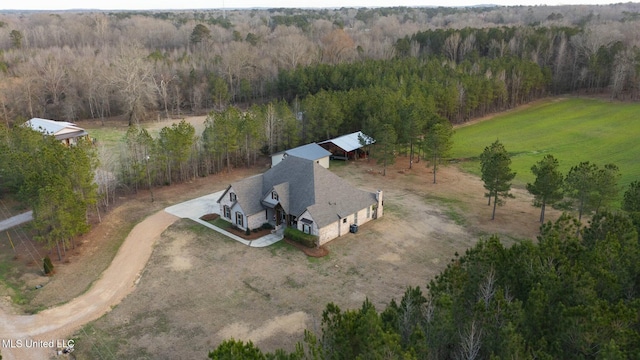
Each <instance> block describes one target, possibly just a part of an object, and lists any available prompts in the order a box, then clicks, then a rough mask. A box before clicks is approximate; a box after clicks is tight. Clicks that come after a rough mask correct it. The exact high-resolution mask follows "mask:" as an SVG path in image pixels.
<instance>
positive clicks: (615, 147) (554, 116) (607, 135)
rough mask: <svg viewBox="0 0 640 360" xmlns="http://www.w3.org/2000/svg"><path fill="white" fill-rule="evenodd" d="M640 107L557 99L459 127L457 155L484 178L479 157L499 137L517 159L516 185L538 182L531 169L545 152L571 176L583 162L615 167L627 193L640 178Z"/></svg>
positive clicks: (638, 105) (515, 159) (455, 146)
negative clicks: (571, 172)
mask: <svg viewBox="0 0 640 360" xmlns="http://www.w3.org/2000/svg"><path fill="white" fill-rule="evenodd" d="M639 116H640V104H638V103H619V102H610V101H604V100H599V99H584V98H553V99H547V100H542V101H539V102H536V103H533V104H530V105H528V106H525V107H522V108H519V109H516V110H513V111H509V112H506V113H504V114H500V115H497V116H495V117H493V118H492V119H491V121H479V122H475V123H473V124H471V125H468V126H463V127H460V128H458V129H456V134H455V135H454V140H453V142H454V145H453V157H454V158H458V159H469V160H470V161H465V162H463V164H462V166H463V168H464V169H465V170H467V171H470V172H472V173H475V174H479V172H480V169H479V163H478V161H477V157H478V156H479V155H480V153H482V150H483V149H484V148H485V147H486V146H488V145H489V144H491V143H492V142H493V141H495V140H496V139H499V140H500V141H501V142H502V143H503V144H504V146H505V148H506V149H507V151H509V152H510V153H511V155H512V161H513V162H512V169H513V170H515V171H516V172H517V175H516V178H515V180H514V182H515V183H516V184H520V185H523V184H526V183H527V182H533V180H534V176H533V174H531V166H532V165H533V164H534V163H536V162H537V161H539V160H540V159H542V158H543V157H544V156H545V155H546V154H552V155H553V156H555V157H556V158H557V159H558V160H559V161H560V168H561V170H562V171H563V172H565V173H566V172H567V171H568V170H569V169H570V168H571V167H572V166H574V165H577V164H578V163H580V162H582V161H590V162H592V163H596V164H598V165H600V166H602V165H604V164H608V163H614V164H616V165H618V167H619V168H620V173H621V175H622V177H621V179H620V184H621V185H622V186H623V189H624V188H626V187H627V186H628V184H629V183H631V182H632V181H634V180H638V179H640V161H638V154H640V141H638V139H640V121H638V119H639Z"/></svg>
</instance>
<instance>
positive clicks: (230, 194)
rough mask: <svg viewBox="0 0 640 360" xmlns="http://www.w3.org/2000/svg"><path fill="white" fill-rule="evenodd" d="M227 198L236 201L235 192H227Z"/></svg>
mask: <svg viewBox="0 0 640 360" xmlns="http://www.w3.org/2000/svg"><path fill="white" fill-rule="evenodd" d="M229 200H230V201H236V200H237V197H236V193H229Z"/></svg>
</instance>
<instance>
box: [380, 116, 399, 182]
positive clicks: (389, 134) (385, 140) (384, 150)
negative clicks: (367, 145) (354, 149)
mask: <svg viewBox="0 0 640 360" xmlns="http://www.w3.org/2000/svg"><path fill="white" fill-rule="evenodd" d="M396 141H397V136H396V131H395V129H394V128H393V126H392V125H391V124H383V125H382V126H381V127H380V131H378V136H377V138H376V151H375V155H374V157H375V158H376V159H377V161H378V164H382V166H383V169H382V175H383V176H386V175H387V165H391V164H393V163H394V162H395V159H396V153H395V148H396Z"/></svg>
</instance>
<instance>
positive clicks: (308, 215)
mask: <svg viewBox="0 0 640 360" xmlns="http://www.w3.org/2000/svg"><path fill="white" fill-rule="evenodd" d="M217 202H218V203H219V204H220V216H221V218H223V219H225V220H227V221H229V222H231V223H233V224H235V225H236V226H237V227H239V228H241V229H247V228H248V229H255V228H258V227H260V226H262V224H264V223H265V222H268V223H270V224H272V225H273V226H275V227H276V229H280V228H282V227H285V226H288V227H294V228H296V229H298V230H300V231H303V232H305V233H307V234H312V235H316V236H318V245H322V244H325V243H326V242H328V241H330V240H332V239H334V238H336V237H338V236H341V235H344V234H346V233H348V232H349V231H350V230H352V229H353V227H354V225H355V226H357V225H362V224H364V223H366V222H368V221H370V220H372V219H376V218H378V217H381V216H382V213H383V202H382V191H380V190H378V191H377V192H369V191H364V190H360V189H358V188H356V187H354V186H352V185H351V184H349V183H347V182H346V181H345V180H343V179H341V178H340V177H339V176H337V175H335V174H334V173H332V172H331V171H329V170H327V169H325V168H324V167H322V166H320V164H318V163H316V162H315V161H312V160H307V159H302V158H299V157H296V156H287V157H285V158H284V159H283V160H282V161H281V162H280V163H278V164H277V165H276V166H274V167H272V168H271V169H269V170H268V171H267V172H265V173H263V174H260V175H256V176H252V177H249V178H246V179H243V180H240V181H236V182H234V183H232V184H231V185H229V187H228V188H227V190H226V191H225V192H224V193H223V194H222V195H221V196H220V198H219V199H218V201H217Z"/></svg>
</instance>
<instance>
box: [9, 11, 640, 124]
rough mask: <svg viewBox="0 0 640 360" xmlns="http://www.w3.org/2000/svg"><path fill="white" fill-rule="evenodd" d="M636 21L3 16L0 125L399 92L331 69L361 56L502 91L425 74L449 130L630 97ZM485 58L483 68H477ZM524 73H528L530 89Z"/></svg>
mask: <svg viewBox="0 0 640 360" xmlns="http://www.w3.org/2000/svg"><path fill="white" fill-rule="evenodd" d="M637 13H638V12H637V4H616V5H610V6H607V7H604V6H599V7H535V8H528V9H526V8H524V7H500V8H476V9H453V8H438V9H412V8H395V9H393V10H385V9H358V10H356V9H346V8H345V9H333V10H326V9H325V10H319V11H311V10H301V9H293V10H290V11H285V10H282V9H272V10H268V11H267V10H264V11H258V10H253V11H228V13H227V14H226V15H227V16H221V14H220V12H219V11H218V12H216V11H195V12H192V13H191V12H175V13H174V12H136V13H132V12H121V13H120V12H118V13H56V14H37V13H33V14H23V15H21V16H17V15H16V16H12V15H8V14H5V15H3V16H1V17H0V80H1V81H0V118H1V119H2V120H4V122H9V121H12V120H14V119H16V118H18V117H27V118H29V117H44V118H52V119H59V120H69V121H74V120H77V119H84V118H99V119H105V118H109V117H113V116H123V117H126V118H128V119H129V120H130V121H131V122H132V123H136V122H138V121H141V120H145V119H149V118H157V117H171V116H180V115H182V114H184V113H202V112H203V111H205V110H206V109H212V108H217V109H223V108H224V107H226V106H227V105H229V104H238V103H243V104H254V103H265V102H269V101H271V100H275V99H282V98H285V99H287V100H289V101H291V100H293V99H294V98H295V97H296V96H297V97H299V98H303V97H306V96H307V95H309V94H310V95H314V94H316V93H317V92H318V91H319V90H320V89H325V90H336V91H337V90H341V91H348V90H350V89H359V88H361V87H363V86H365V87H369V86H372V85H370V84H367V85H363V84H362V83H363V82H364V83H370V82H371V81H381V80H383V79H384V80H386V81H391V82H393V81H396V82H397V81H401V80H402V81H404V83H405V84H406V83H409V82H410V81H414V80H415V79H416V78H415V77H413V76H403V79H399V78H398V76H395V79H394V76H386V74H385V73H383V72H381V71H377V72H372V71H371V70H370V69H369V70H366V71H365V73H364V74H363V73H362V72H356V71H354V70H345V69H331V67H332V66H334V65H346V64H353V65H354V66H357V65H356V64H359V63H362V62H365V63H366V62H369V61H381V63H379V64H378V65H377V67H379V68H386V67H388V66H391V67H394V68H397V67H398V65H395V64H393V65H390V63H393V61H395V59H406V58H418V59H420V60H421V62H435V64H436V65H438V66H442V65H443V64H445V63H446V64H447V65H446V66H447V67H451V68H457V67H459V66H462V67H463V68H464V70H459V71H461V72H462V73H467V74H468V73H470V72H471V73H472V74H473V75H474V76H475V75H479V76H480V77H482V76H485V77H488V78H490V79H494V81H501V82H503V85H502V86H504V87H505V89H506V91H508V94H507V95H504V94H502V95H495V94H492V95H490V96H497V97H498V98H500V97H502V98H504V100H502V101H504V103H501V102H500V101H498V102H497V103H493V102H492V101H490V100H491V99H483V98H482V95H483V94H484V92H483V90H486V89H481V90H479V89H478V86H481V84H482V80H481V79H475V80H473V81H471V80H469V79H463V78H460V77H459V76H455V77H453V78H452V80H451V81H442V79H443V78H444V77H440V76H437V77H436V78H435V79H436V81H434V83H433V84H430V86H434V87H435V89H434V90H433V91H435V92H445V93H447V95H443V96H445V97H446V98H447V99H448V101H450V102H453V103H454V104H455V103H459V104H457V105H450V106H452V107H451V108H448V109H440V115H441V116H444V117H446V118H448V119H449V120H452V121H464V120H465V119H468V118H469V117H472V116H478V115H481V114H483V113H486V112H491V111H497V110H501V109H504V108H508V107H512V106H515V105H517V104H518V103H521V102H522V101H526V100H527V97H531V96H540V94H539V93H538V92H542V93H552V94H558V93H563V92H566V91H581V90H584V91H588V92H599V91H602V90H604V89H610V90H611V94H612V96H613V97H615V98H623V99H629V98H631V99H637V98H638V95H640V94H639V93H638V88H639V87H638V86H637V83H638V76H637V67H638V66H637V65H638V58H639V57H638V46H639V44H638V41H637V39H635V37H633V36H629V35H628V34H633V33H636V32H637V29H638V27H639V26H640V25H639V24H640V22H639V21H638V16H637ZM422 29H430V30H422ZM485 58H487V59H489V60H495V61H496V64H494V65H492V66H487V65H486V64H483V62H485V61H486V60H482V59H485ZM500 59H504V61H505V62H507V64H499V61H500ZM402 66H405V65H402ZM532 66H535V67H537V68H538V69H537V70H534V69H530V67H532ZM307 67H308V69H307ZM325 67H328V68H329V70H328V69H325ZM347 68H348V66H347ZM489 68H491V72H488V70H489ZM296 69H302V70H300V72H299V73H298V72H297V70H296ZM394 71H395V72H397V70H394ZM414 71H415V70H414V69H413V68H412V69H411V71H410V72H411V73H412V72H414ZM429 71H432V70H429ZM443 71H444V72H446V71H449V70H443ZM502 71H504V73H502ZM282 72H284V74H281V73H282ZM534 72H541V73H542V74H543V75H544V76H543V78H542V80H541V79H539V75H535V74H534ZM298 74H299V76H304V77H307V76H308V77H309V79H306V78H298ZM430 75H431V74H430ZM371 77H372V78H371ZM541 81H542V84H543V87H542V88H538V86H539V85H540V82H541ZM389 86H392V85H390V84H387V85H386V86H384V85H383V88H386V87H389ZM532 89H534V90H532ZM478 97H479V98H478Z"/></svg>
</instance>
